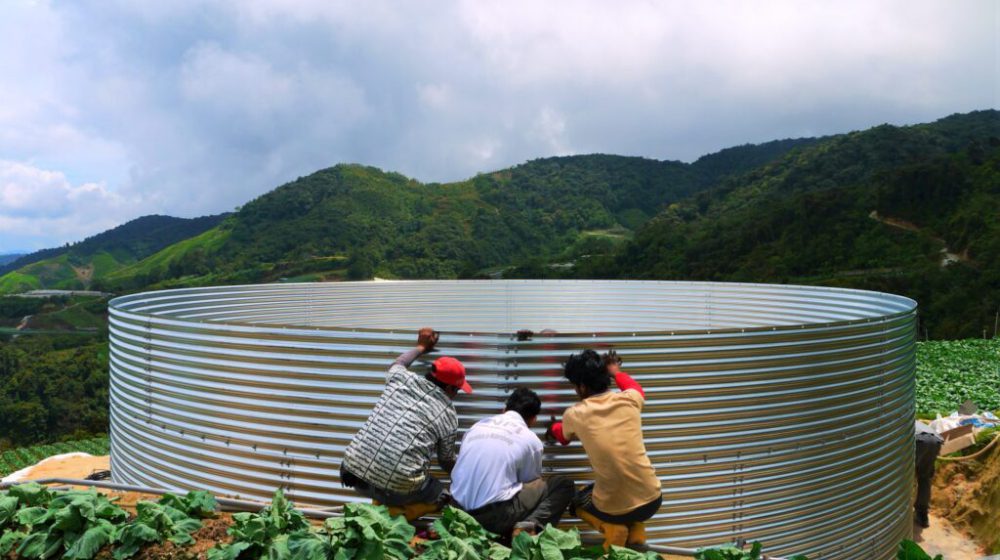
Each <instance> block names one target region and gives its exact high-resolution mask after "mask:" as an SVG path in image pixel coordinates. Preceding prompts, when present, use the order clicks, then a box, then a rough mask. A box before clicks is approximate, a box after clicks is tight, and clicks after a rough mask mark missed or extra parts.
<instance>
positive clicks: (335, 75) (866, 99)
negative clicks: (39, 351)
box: [0, 0, 1000, 253]
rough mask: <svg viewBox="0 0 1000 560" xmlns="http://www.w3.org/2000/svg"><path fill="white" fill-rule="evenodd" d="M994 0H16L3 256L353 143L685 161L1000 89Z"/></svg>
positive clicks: (185, 210) (249, 190)
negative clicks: (417, 0) (611, 155)
mask: <svg viewBox="0 0 1000 560" xmlns="http://www.w3.org/2000/svg"><path fill="white" fill-rule="evenodd" d="M998 53H1000V2H996V1H994V0H983V1H972V0H956V1H944V0H942V1H937V2H925V1H919V0H917V1H915V0H902V1H872V0H864V1H857V2H848V1H845V0H836V1H828V2H827V1H823V2H821V1H805V0H803V1H798V0H795V1H789V2H778V1H768V2H763V1H762V2H748V1H740V2H726V1H715V2H696V1H693V0H692V1H689V2H680V1H648V2H641V1H636V2H626V1H621V2H617V1H616V2H607V1H590V2H588V1H579V0H572V1H565V2H562V1H545V2H539V1H528V0H525V1H519V0H513V1H512V0H503V1H495V2H491V1H484V0H477V1H466V2H463V1H457V2H382V1H380V0H365V1H364V2H348V1H345V2H336V1H332V0H218V1H213V2H201V1H195V0H170V1H163V0H150V1H148V2H147V1H138V0H129V1H124V0H122V1H117V0H99V1H98V0H95V1H86V0H67V1H65V2H55V1H53V2H48V1H44V0H39V1H28V0H2V4H0V76H2V78H0V253H3V252H8V251H11V250H16V249H22V250H23V249H38V248H42V247H46V246H53V245H59V244H62V243H65V242H70V241H76V240H79V239H81V238H83V237H85V236H87V235H91V234H94V233H97V232H100V231H103V230H105V229H108V228H109V227H113V226H115V225H117V224H120V223H123V222H125V221H127V220H129V219H132V218H135V217H138V216H140V215H144V214H151V213H161V214H170V215H175V216H185V217H191V216H198V215H204V214H210V213H216V212H222V211H227V210H232V209H233V208H234V207H235V206H237V205H239V204H242V203H244V202H246V201H247V200H249V199H251V198H253V197H255V196H257V195H259V194H261V193H263V192H266V191H268V190H270V189H271V188H274V187H275V186H277V185H279V184H281V183H283V182H286V181H288V180H291V179H294V178H296V177H298V176H301V175H306V174H309V173H311V172H313V171H315V170H317V169H321V168H324V167H329V166H331V165H334V164H336V163H340V162H360V163H364V164H369V165H374V166H377V167H381V168H383V169H389V170H394V171H399V172H401V173H404V174H406V175H409V176H412V177H415V178H417V179H420V180H422V181H451V180H457V179H463V178H466V177H469V176H470V175H473V174H475V173H477V172H480V171H489V170H493V169H498V168H502V167H506V166H509V165H512V164H516V163H520V162H523V161H525V160H528V159H534V158H538V157H544V156H552V155H565V154H582V153H592V152H604V153H615V154H627V155H641V156H646V157H651V158H657V159H679V160H684V161H691V160H693V159H696V158H697V157H698V156H700V155H702V154H705V153H710V152H713V151H716V150H719V149H721V148H725V147H728V146H732V145H736V144H742V143H746V142H762V141H767V140H772V139H776V138H787V137H799V136H813V135H820V134H830V133H837V132H846V131H850V130H857V129H863V128H867V127H870V126H873V125H876V124H880V123H884V122H888V123H893V124H911V123H917V122H926V121H931V120H935V119H937V118H940V117H943V116H946V115H948V114H951V113H955V112H966V111H970V110H975V109H985V108H991V107H993V108H995V107H997V106H998V105H1000V101H998V99H1000V95H998V90H1000V85H998V82H1000V54H998Z"/></svg>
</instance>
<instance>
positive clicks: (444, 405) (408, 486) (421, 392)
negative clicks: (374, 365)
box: [340, 328, 472, 521]
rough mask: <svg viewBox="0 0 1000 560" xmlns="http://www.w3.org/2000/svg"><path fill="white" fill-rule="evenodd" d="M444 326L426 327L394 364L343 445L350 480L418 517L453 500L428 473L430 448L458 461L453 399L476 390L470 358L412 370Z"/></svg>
mask: <svg viewBox="0 0 1000 560" xmlns="http://www.w3.org/2000/svg"><path fill="white" fill-rule="evenodd" d="M437 341H438V333H436V332H434V330H433V329H430V328H423V329H420V333H419V335H418V337H417V346H416V347H415V348H414V349H412V350H410V351H408V352H405V353H403V354H402V355H400V356H399V357H398V358H396V361H395V362H393V364H392V366H391V367H390V368H389V375H388V378H387V379H386V385H385V390H384V391H383V392H382V396H381V397H380V398H379V400H378V402H377V403H376V404H375V408H374V409H373V410H372V413H371V415H370V416H369V417H368V420H367V421H366V422H365V424H364V426H362V427H361V430H360V431H359V432H358V434H357V436H355V438H354V440H352V441H351V444H350V445H348V447H347V450H346V451H345V452H344V461H343V463H342V464H341V470H340V478H341V483H342V484H344V486H348V487H353V488H354V489H355V490H356V491H357V492H358V493H359V494H362V495H364V496H367V497H369V498H371V499H372V500H373V501H374V502H378V503H382V504H385V505H387V506H389V507H390V510H391V511H393V512H394V513H398V512H399V513H403V514H404V515H406V517H407V519H409V520H411V521H412V520H413V519H416V518H417V517H420V516H421V515H424V514H426V513H430V512H432V511H437V510H438V509H440V508H441V507H442V505H443V504H444V502H445V501H446V497H447V494H445V491H444V486H443V485H442V484H441V482H440V481H438V480H437V479H436V478H434V477H433V476H430V475H429V474H428V473H427V470H428V467H429V466H430V462H431V456H432V455H434V454H436V455H437V460H438V464H439V465H440V466H441V468H442V469H444V470H445V471H446V472H449V473H450V472H451V469H452V467H454V465H455V439H456V436H457V434H458V416H457V415H456V413H455V406H454V404H453V403H452V400H453V399H454V398H455V397H456V396H457V395H458V391H459V390H461V391H464V392H466V393H471V392H472V388H471V387H469V384H468V383H467V382H466V381H465V366H463V365H462V363H461V362H459V361H458V360H456V359H455V358H450V357H447V356H446V357H442V358H438V359H437V360H435V361H434V363H433V365H432V366H431V370H430V371H429V372H428V373H427V374H426V375H419V374H417V373H414V372H413V371H410V369H409V367H410V365H411V364H412V363H413V361H414V360H416V359H417V358H418V357H419V356H421V355H423V354H425V353H427V352H430V351H432V350H433V349H434V345H435V344H437Z"/></svg>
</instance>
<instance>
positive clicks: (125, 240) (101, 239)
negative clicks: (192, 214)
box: [0, 215, 225, 294]
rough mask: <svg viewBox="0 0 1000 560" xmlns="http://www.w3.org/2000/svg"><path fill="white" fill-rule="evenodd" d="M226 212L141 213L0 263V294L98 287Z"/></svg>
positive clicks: (210, 225) (220, 218) (213, 222)
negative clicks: (61, 244) (197, 214)
mask: <svg viewBox="0 0 1000 560" xmlns="http://www.w3.org/2000/svg"><path fill="white" fill-rule="evenodd" d="M224 217H225V216H224V215H218V216H205V217H202V218H192V219H187V218H173V217H170V216H143V217H142V218H137V219H135V220H132V221H130V222H128V223H126V224H123V225H121V226H118V227H116V228H114V229H111V230H108V231H106V232H103V233H100V234H98V235H95V236H93V237H88V238H87V239H84V240H83V241H80V242H79V243H74V244H72V245H67V246H65V247H58V248H53V249H44V250H41V251H36V252H34V253H31V254H29V255H21V256H19V257H18V258H16V259H13V260H10V261H8V262H6V263H4V264H2V266H0V294H4V293H17V292H23V291H26V290H35V289H40V288H45V289H65V290H82V289H83V290H85V289H91V288H94V287H95V284H97V283H98V282H97V281H98V279H100V278H103V277H104V276H107V275H108V274H110V273H112V272H114V271H116V270H119V269H121V268H123V267H125V266H127V265H129V264H132V263H135V262H136V261H138V260H140V259H143V258H145V257H147V256H149V255H151V254H153V253H155V252H157V251H159V250H161V249H163V248H164V247H168V246H170V245H172V244H174V243H177V242H179V241H182V240H184V239H187V238H189V237H191V236H192V235H197V234H199V233H201V232H203V231H205V230H206V229H209V228H211V227H214V226H216V225H217V224H218V223H219V222H220V221H221V220H222V219H223V218H224ZM98 287H99V286H98Z"/></svg>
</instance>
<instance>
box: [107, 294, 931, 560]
mask: <svg viewBox="0 0 1000 560" xmlns="http://www.w3.org/2000/svg"><path fill="white" fill-rule="evenodd" d="M915 308H916V304H915V303H914V302H913V301H912V300H909V299H906V298H903V297H899V296H893V295H888V294H880V293H873V292H864V291H855V290H840V289H831V288H819V287H804V286H784V285H782V286H777V285H760V284H718V283H690V282H612V281H496V282H484V281H467V282H466V281H419V282H362V283H334V284H277V285H256V286H236V287H214V288H200V289H184V290H169V291H162V292H150V293H144V294H136V295H131V296H126V297H120V298H117V299H115V300H113V301H112V303H111V403H112V404H111V442H112V463H111V464H112V474H113V478H114V480H116V481H120V482H130V483H139V484H147V485H152V486H158V487H165V488H178V489H181V488H192V487H196V488H205V489H209V490H212V491H215V492H220V493H225V494H231V495H236V496H240V497H244V498H261V499H264V498H267V497H268V496H269V495H270V494H271V493H272V492H273V491H274V489H275V488H277V487H283V488H285V489H286V490H287V492H288V493H289V494H290V495H291V496H292V498H293V499H294V500H295V501H296V502H298V503H301V504H311V505H320V506H322V505H331V504H339V503H343V502H345V501H350V500H356V499H358V497H357V496H355V495H354V494H353V493H352V492H351V491H349V490H346V489H343V488H341V486H340V484H339V480H338V467H339V464H340V459H341V455H342V452H343V450H344V448H345V447H346V445H347V444H348V442H349V441H350V440H351V438H352V437H353V435H354V434H355V432H356V431H357V429H358V428H359V427H360V426H361V424H362V423H363V422H364V421H365V419H366V418H367V416H368V413H369V410H370V409H371V407H372V405H373V404H374V402H375V400H376V399H377V398H378V396H379V394H380V392H381V389H382V383H383V379H384V377H383V376H384V371H385V369H386V367H387V366H388V364H389V363H390V362H391V361H392V360H393V359H394V358H395V357H396V355H398V354H399V353H401V352H403V351H404V350H407V349H408V348H410V347H412V345H413V343H414V341H415V329H416V328H418V327H420V326H424V325H430V326H434V327H435V328H437V329H438V330H440V331H443V333H444V334H443V336H442V338H441V343H440V345H439V351H438V352H437V355H443V354H447V355H453V356H456V357H458V358H459V359H461V360H462V361H463V362H465V363H466V365H467V367H468V370H469V373H470V382H471V383H472V385H473V387H474V388H475V393H474V394H473V395H471V396H464V395H463V396H460V397H459V398H458V400H457V401H456V408H457V409H458V413H459V417H460V420H461V424H462V427H463V428H466V427H468V426H469V425H471V424H472V423H473V422H475V421H476V420H477V419H479V418H481V417H483V416H484V415H488V414H493V413H497V412H499V411H500V410H501V409H502V407H503V401H504V399H505V396H506V395H507V394H508V393H509V392H510V391H511V390H512V389H513V388H514V387H517V386H520V385H526V386H529V387H532V388H533V389H535V390H536V391H538V392H539V393H540V394H541V395H542V399H543V403H544V410H543V415H544V416H545V417H547V415H548V414H550V413H551V414H556V415H559V414H560V413H561V412H562V411H563V410H564V409H565V408H566V407H568V406H570V405H571V404H573V402H574V401H575V395H574V394H573V392H572V390H571V389H570V387H569V386H568V384H567V383H566V382H565V381H564V380H563V379H562V378H561V366H560V363H561V362H562V361H563V360H564V359H565V358H566V357H567V356H568V355H569V354H570V353H572V352H576V351H579V350H580V349H582V348H585V347H591V348H595V349H597V350H599V351H601V350H605V349H608V348H615V349H617V350H618V352H619V353H620V354H621V356H622V357H623V358H624V360H625V366H624V369H625V370H626V371H628V372H629V373H631V374H632V375H633V376H634V377H635V378H636V379H637V380H639V381H640V382H641V383H642V385H643V386H644V388H645V390H646V398H647V404H646V408H645V410H644V412H643V424H644V430H645V439H646V447H647V449H648V451H649V455H650V457H651V458H652V460H653V463H654V465H655V466H656V468H657V473H658V475H659V476H660V478H661V480H662V481H663V489H664V497H665V500H664V505H663V508H662V509H661V511H660V513H659V514H658V515H657V516H656V517H655V518H654V519H652V520H651V521H650V522H649V523H648V525H647V527H648V531H649V536H650V540H651V542H655V543H657V544H664V545H674V546H689V547H697V546H702V545H710V544H719V543H723V542H729V541H732V540H734V539H748V540H753V539H759V540H761V541H762V542H764V543H765V545H766V549H767V550H768V551H769V552H770V553H772V554H790V553H807V554H809V555H810V557H811V558H890V557H892V555H893V550H894V548H895V546H896V543H898V541H899V540H900V539H901V538H903V537H904V536H907V534H908V531H909V529H910V493H911V484H912V480H913V388H914V349H915V347H914V330H915ZM520 329H531V330H533V331H535V332H536V333H539V332H540V331H542V330H543V329H554V330H555V331H558V332H557V333H555V334H552V333H548V334H546V335H541V334H536V335H535V336H534V337H533V338H532V339H531V340H525V341H519V340H517V338H516V337H515V336H514V334H513V333H515V332H516V331H518V330H520ZM418 365H419V366H420V367H426V362H422V363H420V364H418ZM415 369H419V367H417V368H415ZM545 467H546V469H547V470H548V471H550V472H562V473H569V474H572V475H574V476H575V477H576V479H577V480H578V481H579V482H583V481H585V480H587V479H588V478H589V474H588V466H587V462H586V458H585V455H584V453H583V450H582V448H581V447H580V446H579V445H578V444H573V445H571V446H569V447H565V448H562V447H550V448H548V449H547V455H546V457H545Z"/></svg>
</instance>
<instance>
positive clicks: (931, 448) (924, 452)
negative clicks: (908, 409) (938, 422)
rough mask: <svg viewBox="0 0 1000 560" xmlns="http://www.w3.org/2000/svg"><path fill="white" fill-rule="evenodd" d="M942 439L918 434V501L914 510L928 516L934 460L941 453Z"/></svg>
mask: <svg viewBox="0 0 1000 560" xmlns="http://www.w3.org/2000/svg"><path fill="white" fill-rule="evenodd" d="M941 443H942V441H941V438H939V437H938V436H936V435H934V434H917V444H916V448H917V458H916V471H917V499H916V502H915V503H914V504H913V509H915V510H916V511H917V513H923V514H926V513H927V511H928V509H929V508H930V505H931V480H932V479H933V478H934V460H935V459H937V456H938V452H939V451H941Z"/></svg>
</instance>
